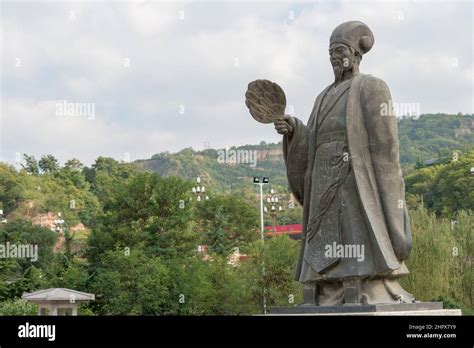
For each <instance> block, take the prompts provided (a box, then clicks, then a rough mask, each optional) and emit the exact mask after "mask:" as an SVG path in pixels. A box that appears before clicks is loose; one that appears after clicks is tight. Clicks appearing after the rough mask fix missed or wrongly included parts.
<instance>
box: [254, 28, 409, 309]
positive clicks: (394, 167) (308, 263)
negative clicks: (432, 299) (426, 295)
mask: <svg viewBox="0 0 474 348" xmlns="http://www.w3.org/2000/svg"><path fill="white" fill-rule="evenodd" d="M373 44H374V36H373V33H372V31H371V30H370V29H369V27H368V26H367V25H366V24H364V23H362V22H358V21H350V22H346V23H342V24H340V25H339V26H337V27H336V28H335V29H334V31H333V33H332V35H331V37H330V40H329V56H330V62H331V65H332V69H333V71H334V77H335V79H334V82H333V83H332V84H330V85H329V86H328V87H326V88H325V89H324V90H323V91H322V92H321V94H319V96H318V97H317V98H316V102H315V103H314V107H313V111H312V112H311V115H310V118H309V121H308V123H307V124H306V125H305V124H303V122H301V121H300V120H299V119H298V118H296V117H291V116H288V115H284V110H285V106H286V99H285V94H284V93H283V90H282V89H281V88H280V87H279V86H278V85H277V84H275V83H272V82H270V81H267V80H257V81H254V82H252V83H250V84H249V88H248V91H247V94H246V104H247V106H248V107H249V109H250V113H251V114H252V116H253V117H254V118H255V119H256V120H258V121H260V122H263V123H271V122H273V123H274V125H275V129H276V130H277V132H278V133H280V134H282V135H283V153H284V159H285V164H286V168H287V175H288V181H289V184H290V188H291V191H292V192H293V194H294V196H295V198H296V199H297V200H298V202H299V203H300V204H301V205H302V206H303V232H302V239H301V252H300V257H299V261H298V266H297V270H296V279H297V280H299V281H300V282H302V283H303V284H304V289H305V290H304V304H306V305H318V306H337V305H358V304H385V303H388V304H395V303H413V302H414V298H413V296H412V295H411V294H409V293H408V292H406V291H405V290H404V289H403V288H402V287H401V286H400V285H399V283H398V278H400V277H401V276H403V275H406V274H408V273H409V272H408V269H407V268H406V266H405V264H404V261H405V260H406V259H407V258H408V257H409V255H410V252H411V248H412V237H411V232H410V224H409V218H408V213H407V207H406V203H405V184H404V181H403V177H402V171H401V169H400V163H399V154H398V138H397V119H396V117H395V115H394V114H393V112H390V111H391V106H392V102H391V96H390V91H389V89H388V87H387V85H386V84H385V82H384V81H382V80H381V79H379V78H377V77H374V76H371V75H366V74H361V73H359V65H360V62H361V60H362V57H363V55H364V54H366V53H367V52H369V51H370V49H371V48H372V46H373ZM387 108H388V109H387ZM387 110H389V112H387Z"/></svg>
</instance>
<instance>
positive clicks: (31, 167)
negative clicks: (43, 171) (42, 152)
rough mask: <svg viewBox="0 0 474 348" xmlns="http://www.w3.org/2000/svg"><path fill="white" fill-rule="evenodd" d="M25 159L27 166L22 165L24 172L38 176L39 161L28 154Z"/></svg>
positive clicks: (24, 155)
mask: <svg viewBox="0 0 474 348" xmlns="http://www.w3.org/2000/svg"><path fill="white" fill-rule="evenodd" d="M23 159H24V160H25V164H22V165H21V166H22V167H23V169H24V170H26V172H27V173H29V174H33V175H38V174H39V165H38V161H37V160H36V159H35V156H29V155H27V154H23Z"/></svg>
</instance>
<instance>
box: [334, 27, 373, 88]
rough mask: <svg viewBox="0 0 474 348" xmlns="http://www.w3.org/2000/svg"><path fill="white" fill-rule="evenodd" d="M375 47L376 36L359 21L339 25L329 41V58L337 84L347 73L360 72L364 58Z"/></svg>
mask: <svg viewBox="0 0 474 348" xmlns="http://www.w3.org/2000/svg"><path fill="white" fill-rule="evenodd" d="M373 45H374V34H373V33H372V31H371V30H370V28H369V27H368V26H367V25H366V24H364V23H362V22H359V21H350V22H345V23H342V24H339V25H338V26H337V27H336V29H334V31H333V32H332V34H331V38H330V39H329V56H330V60H331V64H332V68H333V71H334V76H335V80H336V83H338V82H340V81H341V79H342V76H343V74H344V73H345V72H349V71H351V72H352V73H357V72H359V64H360V61H361V60H362V56H363V55H364V54H365V53H367V52H369V51H370V49H371V48H372V46H373Z"/></svg>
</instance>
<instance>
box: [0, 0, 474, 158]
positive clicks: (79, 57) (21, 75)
mask: <svg viewBox="0 0 474 348" xmlns="http://www.w3.org/2000/svg"><path fill="white" fill-rule="evenodd" d="M0 11H1V13H0V25H1V38H0V39H1V41H0V45H1V47H0V59H1V62H0V68H1V71H0V83H1V85H0V91H1V105H0V161H3V162H7V163H10V164H15V163H16V164H17V166H18V164H19V162H20V161H21V158H22V156H23V154H25V153H26V154H29V155H34V156H35V157H36V158H40V157H41V156H42V155H45V154H53V155H54V156H55V157H56V158H58V159H59V160H60V162H61V163H64V162H65V161H66V160H68V159H71V158H78V159H79V160H81V161H82V162H83V163H84V164H87V165H90V164H91V163H93V162H94V160H95V159H96V158H97V157H99V156H110V157H113V158H116V159H117V160H124V161H129V160H131V161H133V160H136V159H144V158H149V157H151V156H152V155H153V154H155V153H159V152H163V151H170V152H176V151H179V150H181V149H183V148H187V147H193V148H194V149H196V150H202V149H204V148H206V147H212V148H224V147H230V146H234V145H235V146H238V145H244V144H258V143H260V141H262V140H264V141H267V142H278V141H280V140H281V136H280V135H278V134H277V133H276V131H275V130H274V128H273V126H272V125H271V124H270V125H268V124H260V123H257V122H256V121H255V120H254V119H253V118H252V117H251V116H250V114H249V112H248V109H247V107H246V106H245V102H244V101H245V97H244V95H245V91H246V89H247V85H248V83H249V82H250V81H253V80H255V79H262V78H264V79H269V80H272V81H275V82H277V83H278V84H279V85H280V86H281V87H282V88H283V90H284V91H285V94H286V98H287V113H289V112H292V114H293V115H294V116H296V117H298V118H300V119H301V120H303V121H304V122H306V121H307V119H308V117H309V114H310V112H311V108H312V106H313V103H314V100H315V98H316V96H317V95H318V94H319V93H320V92H321V91H322V89H323V88H324V87H326V86H327V85H328V84H330V83H332V81H333V74H332V69H331V66H330V63H329V56H328V42H329V37H330V35H331V32H332V30H333V29H334V28H335V27H336V26H337V25H338V24H340V23H342V22H345V21H349V20H359V21H362V22H364V23H366V24H367V25H368V26H369V27H370V28H371V29H372V31H373V33H374V36H375V44H374V46H373V48H372V50H371V51H370V52H368V53H367V54H366V55H364V57H363V60H362V62H361V66H360V71H361V72H363V73H369V74H372V75H375V76H377V77H379V78H381V79H383V80H384V81H385V82H386V83H387V84H388V86H389V87H390V90H391V93H392V98H393V101H394V103H404V104H401V105H407V104H410V105H414V104H411V103H415V104H416V105H417V106H418V107H419V111H420V112H421V113H438V112H440V113H458V112H462V113H474V107H473V101H474V94H473V92H474V79H473V57H474V50H473V14H474V9H473V3H472V2H471V1H420V0H416V1H402V2H397V1H377V2H376V1H351V2H349V1H340V2H338V1H327V0H324V1H307V2H292V1H245V2H239V1H232V2H227V1H194V2H189V1H179V2H156V1H117V2H107V1H86V2H83V1H61V2H53V1H35V2H25V1H2V2H1V3H0Z"/></svg>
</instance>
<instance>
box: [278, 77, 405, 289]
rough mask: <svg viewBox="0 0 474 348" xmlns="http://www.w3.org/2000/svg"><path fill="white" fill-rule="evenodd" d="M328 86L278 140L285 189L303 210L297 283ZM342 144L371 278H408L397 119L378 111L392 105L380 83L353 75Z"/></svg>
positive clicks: (335, 99)
mask: <svg viewBox="0 0 474 348" xmlns="http://www.w3.org/2000/svg"><path fill="white" fill-rule="evenodd" d="M330 87H331V86H328V87H327V88H326V89H325V90H323V92H322V93H321V94H320V95H319V96H318V97H317V98H316V102H315V104H314V107H313V110H312V112H311V116H310V118H309V120H308V123H307V125H304V124H303V122H301V121H300V120H299V119H297V118H295V122H296V127H295V129H294V130H293V133H292V134H291V135H285V136H284V138H283V155H284V160H285V164H286V168H287V176H288V181H289V185H290V189H291V191H292V193H293V195H294V196H295V198H296V200H297V201H298V202H299V203H300V204H301V205H302V206H303V230H302V239H301V251H300V257H299V260H298V266H297V269H296V274H295V277H296V279H297V280H300V279H301V273H302V264H303V262H304V260H305V255H304V254H305V248H306V243H307V233H308V231H307V230H308V219H309V217H310V215H311V214H310V207H311V200H312V197H311V192H312V191H311V185H312V182H311V180H312V171H313V166H314V160H315V153H316V143H317V138H318V129H317V124H318V119H321V118H324V117H325V116H326V114H327V112H328V110H330V109H331V106H332V105H331V104H332V103H335V102H336V101H337V98H333V99H334V100H331V101H330V102H329V103H327V104H326V105H325V107H324V109H323V110H320V106H321V100H322V99H323V98H324V96H325V94H326V92H327V91H328V90H329V88H330ZM347 88H348V89H349V90H348V95H347V103H346V139H347V146H348V152H349V158H350V165H351V168H352V170H353V173H354V177H355V186H356V192H357V196H358V198H359V203H360V207H361V208H360V209H361V210H362V211H361V214H362V216H363V217H364V220H365V226H366V230H367V231H366V232H367V234H368V238H369V240H370V249H371V257H372V258H373V259H372V263H373V265H374V268H375V274H374V275H373V276H379V277H387V278H388V277H398V276H401V275H404V274H407V273H408V270H407V268H406V266H405V264H404V262H403V261H404V260H406V259H407V258H408V257H409V255H410V252H411V248H412V237H411V232H410V224H409V218H408V213H407V207H406V203H405V184H404V180H403V177H402V171H401V168H400V163H399V153H398V134H397V133H398V132H397V119H396V117H395V115H394V114H392V115H391V114H389V115H385V113H384V112H383V110H386V109H387V107H390V105H392V102H391V95H390V91H389V89H388V87H387V85H386V84H385V82H384V81H382V80H381V79H378V78H376V77H374V76H371V75H365V74H357V75H355V76H354V77H353V78H352V81H351V82H350V84H348V87H347Z"/></svg>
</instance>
